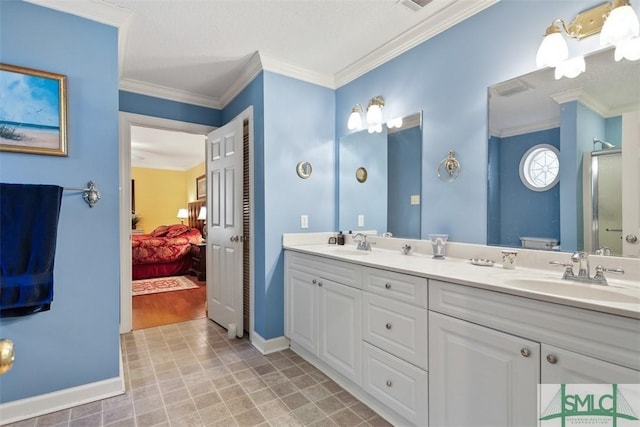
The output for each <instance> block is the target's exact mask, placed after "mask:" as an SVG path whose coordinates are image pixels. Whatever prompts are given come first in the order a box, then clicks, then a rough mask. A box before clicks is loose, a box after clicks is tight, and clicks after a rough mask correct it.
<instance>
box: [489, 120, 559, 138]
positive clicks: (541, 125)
mask: <svg viewBox="0 0 640 427" xmlns="http://www.w3.org/2000/svg"><path fill="white" fill-rule="evenodd" d="M557 127H560V121H558V120H549V121H543V122H538V123H528V124H526V125H524V126H520V127H512V128H505V129H495V128H492V129H489V135H492V136H495V137H498V138H508V137H510V136H516V135H523V134H526V133H531V132H539V131H541V130H547V129H553V128H557Z"/></svg>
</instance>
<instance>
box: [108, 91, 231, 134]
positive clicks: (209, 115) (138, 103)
mask: <svg viewBox="0 0 640 427" xmlns="http://www.w3.org/2000/svg"><path fill="white" fill-rule="evenodd" d="M119 99H120V111H124V112H127V113H135V114H142V115H145V116H152V117H161V118H163V119H171V120H178V121H181V122H188V123H198V124H202V125H210V126H216V127H220V126H221V125H222V111H221V110H218V109H216V108H209V107H202V106H199V105H192V104H186V103H184V102H177V101H171V100H168V99H162V98H156V97H153V96H149V95H142V94H139V93H133V92H127V91H123V90H121V91H120V96H119Z"/></svg>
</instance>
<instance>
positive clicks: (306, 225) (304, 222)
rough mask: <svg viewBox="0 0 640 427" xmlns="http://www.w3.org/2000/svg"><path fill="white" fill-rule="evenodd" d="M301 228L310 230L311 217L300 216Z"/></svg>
mask: <svg viewBox="0 0 640 427" xmlns="http://www.w3.org/2000/svg"><path fill="white" fill-rule="evenodd" d="M300 228H309V215H300Z"/></svg>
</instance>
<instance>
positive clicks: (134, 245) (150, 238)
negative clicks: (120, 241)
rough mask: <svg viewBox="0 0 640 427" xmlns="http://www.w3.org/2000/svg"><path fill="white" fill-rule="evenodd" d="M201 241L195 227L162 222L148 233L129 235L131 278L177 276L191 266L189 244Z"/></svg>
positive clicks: (184, 272) (198, 231)
mask: <svg viewBox="0 0 640 427" xmlns="http://www.w3.org/2000/svg"><path fill="white" fill-rule="evenodd" d="M200 242H202V234H200V230H198V229H197V228H193V227H189V226H186V225H183V224H175V225H161V226H160V227H158V228H156V229H155V230H153V231H152V232H151V233H150V234H138V235H135V234H134V235H133V236H131V255H132V276H133V280H139V279H148V278H151V277H166V276H180V275H182V274H186V273H188V272H189V269H190V268H191V243H200Z"/></svg>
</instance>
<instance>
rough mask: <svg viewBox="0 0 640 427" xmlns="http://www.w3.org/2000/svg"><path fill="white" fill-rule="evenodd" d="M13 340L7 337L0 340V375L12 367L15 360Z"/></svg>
mask: <svg viewBox="0 0 640 427" xmlns="http://www.w3.org/2000/svg"><path fill="white" fill-rule="evenodd" d="M15 357H16V355H15V351H14V349H13V341H11V340H8V339H1V340H0V375H4V374H6V373H7V372H8V371H9V369H11V368H12V367H13V361H14V360H15Z"/></svg>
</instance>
